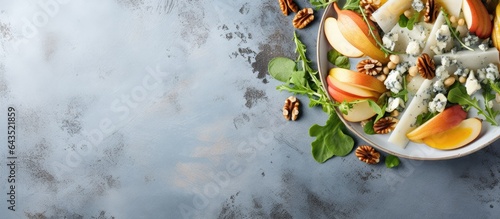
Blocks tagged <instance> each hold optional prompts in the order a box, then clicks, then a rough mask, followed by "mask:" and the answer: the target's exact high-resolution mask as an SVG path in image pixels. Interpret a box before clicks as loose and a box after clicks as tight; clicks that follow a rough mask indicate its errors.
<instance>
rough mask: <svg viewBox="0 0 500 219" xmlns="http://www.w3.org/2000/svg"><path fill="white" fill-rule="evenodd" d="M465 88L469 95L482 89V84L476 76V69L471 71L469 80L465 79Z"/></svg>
mask: <svg viewBox="0 0 500 219" xmlns="http://www.w3.org/2000/svg"><path fill="white" fill-rule="evenodd" d="M465 88H466V90H467V94H468V95H472V94H474V93H475V92H476V91H478V90H480V89H481V84H479V81H478V80H477V79H476V76H474V71H470V74H469V77H467V80H466V81H465Z"/></svg>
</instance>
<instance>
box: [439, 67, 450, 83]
mask: <svg viewBox="0 0 500 219" xmlns="http://www.w3.org/2000/svg"><path fill="white" fill-rule="evenodd" d="M436 76H437V77H438V78H439V79H442V80H444V79H446V78H448V77H450V74H449V73H448V70H446V66H444V65H440V66H438V67H437V68H436Z"/></svg>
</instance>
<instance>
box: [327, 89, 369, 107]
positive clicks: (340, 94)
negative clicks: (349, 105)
mask: <svg viewBox="0 0 500 219" xmlns="http://www.w3.org/2000/svg"><path fill="white" fill-rule="evenodd" d="M328 94H330V96H331V97H332V98H333V99H334V100H335V101H337V102H339V103H341V102H344V101H347V102H352V101H356V100H364V99H370V100H373V101H377V98H375V97H360V96H356V95H354V94H350V93H347V92H345V91H343V90H340V89H338V88H336V87H335V86H333V85H329V86H328Z"/></svg>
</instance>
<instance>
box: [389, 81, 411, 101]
mask: <svg viewBox="0 0 500 219" xmlns="http://www.w3.org/2000/svg"><path fill="white" fill-rule="evenodd" d="M391 97H394V98H396V97H399V98H401V99H403V101H404V102H405V103H406V102H408V82H407V81H406V79H403V89H402V90H401V91H399V93H393V92H391Z"/></svg>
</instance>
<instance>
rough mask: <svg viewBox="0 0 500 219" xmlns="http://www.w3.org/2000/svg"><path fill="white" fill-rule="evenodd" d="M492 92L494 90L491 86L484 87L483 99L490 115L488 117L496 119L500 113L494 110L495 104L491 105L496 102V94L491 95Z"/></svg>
mask: <svg viewBox="0 0 500 219" xmlns="http://www.w3.org/2000/svg"><path fill="white" fill-rule="evenodd" d="M491 91H492V88H491V87H490V86H483V93H482V95H483V99H484V108H485V110H486V113H488V115H489V116H490V117H491V118H493V119H495V118H496V117H497V116H498V114H499V113H500V112H499V111H497V110H495V109H493V104H491V105H490V101H494V100H495V94H494V93H491Z"/></svg>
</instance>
